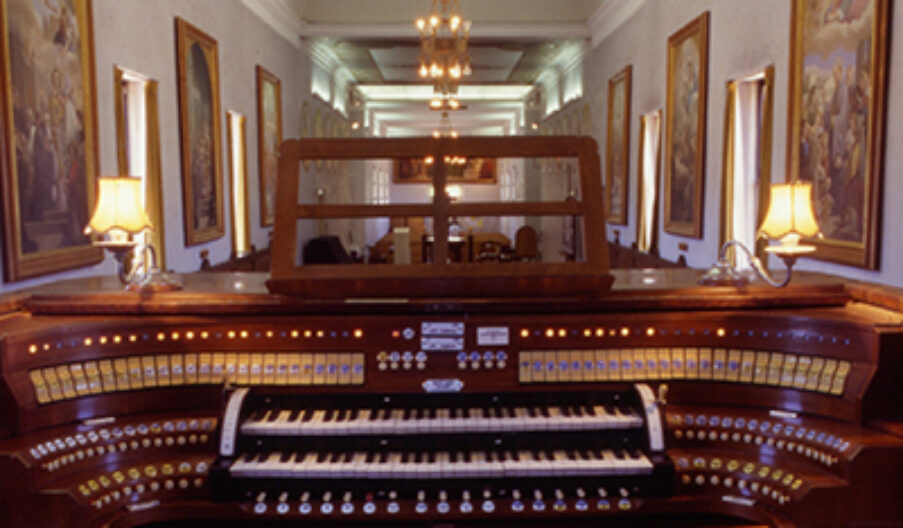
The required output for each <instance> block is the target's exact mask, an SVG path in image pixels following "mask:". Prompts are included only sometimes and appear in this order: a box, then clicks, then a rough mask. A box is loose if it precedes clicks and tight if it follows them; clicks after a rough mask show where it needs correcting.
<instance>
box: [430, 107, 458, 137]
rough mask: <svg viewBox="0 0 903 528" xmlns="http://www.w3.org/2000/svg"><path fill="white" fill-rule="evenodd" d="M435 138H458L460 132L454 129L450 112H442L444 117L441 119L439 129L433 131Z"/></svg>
mask: <svg viewBox="0 0 903 528" xmlns="http://www.w3.org/2000/svg"><path fill="white" fill-rule="evenodd" d="M433 137H434V138H437V139H438V138H441V137H449V138H456V137H458V131H457V130H455V129H454V128H452V124H451V118H449V117H448V112H442V117H440V118H439V127H438V128H435V129H433Z"/></svg>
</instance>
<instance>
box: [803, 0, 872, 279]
mask: <svg viewBox="0 0 903 528" xmlns="http://www.w3.org/2000/svg"><path fill="white" fill-rule="evenodd" d="M889 8H890V2H889V1H887V0H854V1H852V2H828V1H818V2H813V1H807V2H803V1H794V2H793V8H792V22H791V23H792V25H791V39H790V90H789V93H790V102H789V110H790V111H789V112H788V115H789V120H790V122H789V127H788V129H789V134H788V136H787V138H788V149H787V150H788V153H787V175H788V178H789V179H795V178H798V179H801V180H805V181H809V182H812V203H813V206H814V209H815V216H816V219H817V220H818V223H819V226H820V227H821V231H822V234H823V235H824V238H823V239H813V240H810V241H808V242H807V243H811V244H814V245H815V246H816V248H817V250H816V252H815V253H814V254H813V255H812V257H811V258H818V259H823V260H829V261H833V262H838V263H842V264H848V265H852V266H858V267H862V268H867V269H877V268H878V258H879V255H878V254H879V248H878V241H879V240H880V239H879V236H880V233H879V227H880V220H881V211H880V206H881V200H880V193H881V179H882V178H881V172H882V149H883V143H884V107H885V86H886V80H885V77H886V75H887V47H888V46H887V44H888V11H889Z"/></svg>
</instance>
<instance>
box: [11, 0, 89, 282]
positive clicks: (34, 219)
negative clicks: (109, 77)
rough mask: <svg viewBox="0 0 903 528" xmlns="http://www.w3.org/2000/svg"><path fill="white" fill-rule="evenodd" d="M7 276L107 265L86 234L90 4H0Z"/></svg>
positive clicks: (25, 0) (24, 0)
mask: <svg viewBox="0 0 903 528" xmlns="http://www.w3.org/2000/svg"><path fill="white" fill-rule="evenodd" d="M0 8H2V12H0V25H2V29H3V38H2V40H0V51H2V53H0V61H2V68H3V75H2V79H0V84H2V90H0V93H2V94H3V99H2V101H3V110H2V111H3V118H4V126H5V129H4V131H3V135H4V136H5V138H6V140H5V141H4V143H3V148H4V149H5V150H4V160H3V169H2V170H3V177H2V187H3V231H4V249H5V252H4V260H3V263H4V266H3V270H4V277H5V279H6V280H7V281H10V282H12V281H19V280H23V279H27V278H31V277H37V276H40V275H46V274H49V273H55V272H58V271H62V270H65V269H70V268H76V267H81V266H86V265H89V264H95V263H97V262H100V261H101V260H102V258H103V254H102V252H101V250H100V249H98V248H96V247H94V246H92V245H91V239H90V238H89V237H88V236H86V235H85V234H84V233H83V229H84V227H85V225H86V224H87V223H88V220H89V218H90V215H91V212H92V209H93V206H94V195H95V185H96V178H97V174H98V168H97V167H98V154H97V104H96V93H97V91H96V87H95V84H94V83H95V70H94V31H93V23H92V13H93V9H92V5H91V1H90V0H53V1H44V0H2V3H0Z"/></svg>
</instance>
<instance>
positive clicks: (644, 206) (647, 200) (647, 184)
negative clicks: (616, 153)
mask: <svg viewBox="0 0 903 528" xmlns="http://www.w3.org/2000/svg"><path fill="white" fill-rule="evenodd" d="M642 120H643V138H642V139H643V152H642V156H643V173H642V174H641V175H640V178H641V185H642V196H643V201H642V203H641V204H640V217H639V222H640V228H639V236H638V237H637V249H639V250H640V251H643V252H649V250H650V249H651V248H652V238H653V236H654V234H655V233H654V229H655V222H654V220H655V204H656V193H657V192H658V189H657V188H656V187H657V185H656V180H657V178H656V175H657V174H658V162H659V149H660V142H661V139H660V138H661V114H660V113H659V112H650V113H648V114H646V115H644V116H643V117H642Z"/></svg>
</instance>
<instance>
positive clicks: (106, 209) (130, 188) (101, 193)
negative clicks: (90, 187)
mask: <svg viewBox="0 0 903 528" xmlns="http://www.w3.org/2000/svg"><path fill="white" fill-rule="evenodd" d="M97 181H98V184H99V187H98V194H97V206H96V207H95V208H94V214H93V215H92V216H91V220H90V221H89V222H88V225H87V226H86V227H85V234H91V233H99V234H104V233H108V232H109V231H110V230H113V229H119V230H122V231H125V232H127V233H130V234H135V233H139V232H141V231H143V230H145V229H152V228H153V226H152V225H151V222H150V220H149V219H148V218H147V213H145V212H144V206H143V205H142V203H141V185H142V183H143V182H142V181H141V179H140V178H133V177H131V176H111V177H102V178H98V180H97Z"/></svg>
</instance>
